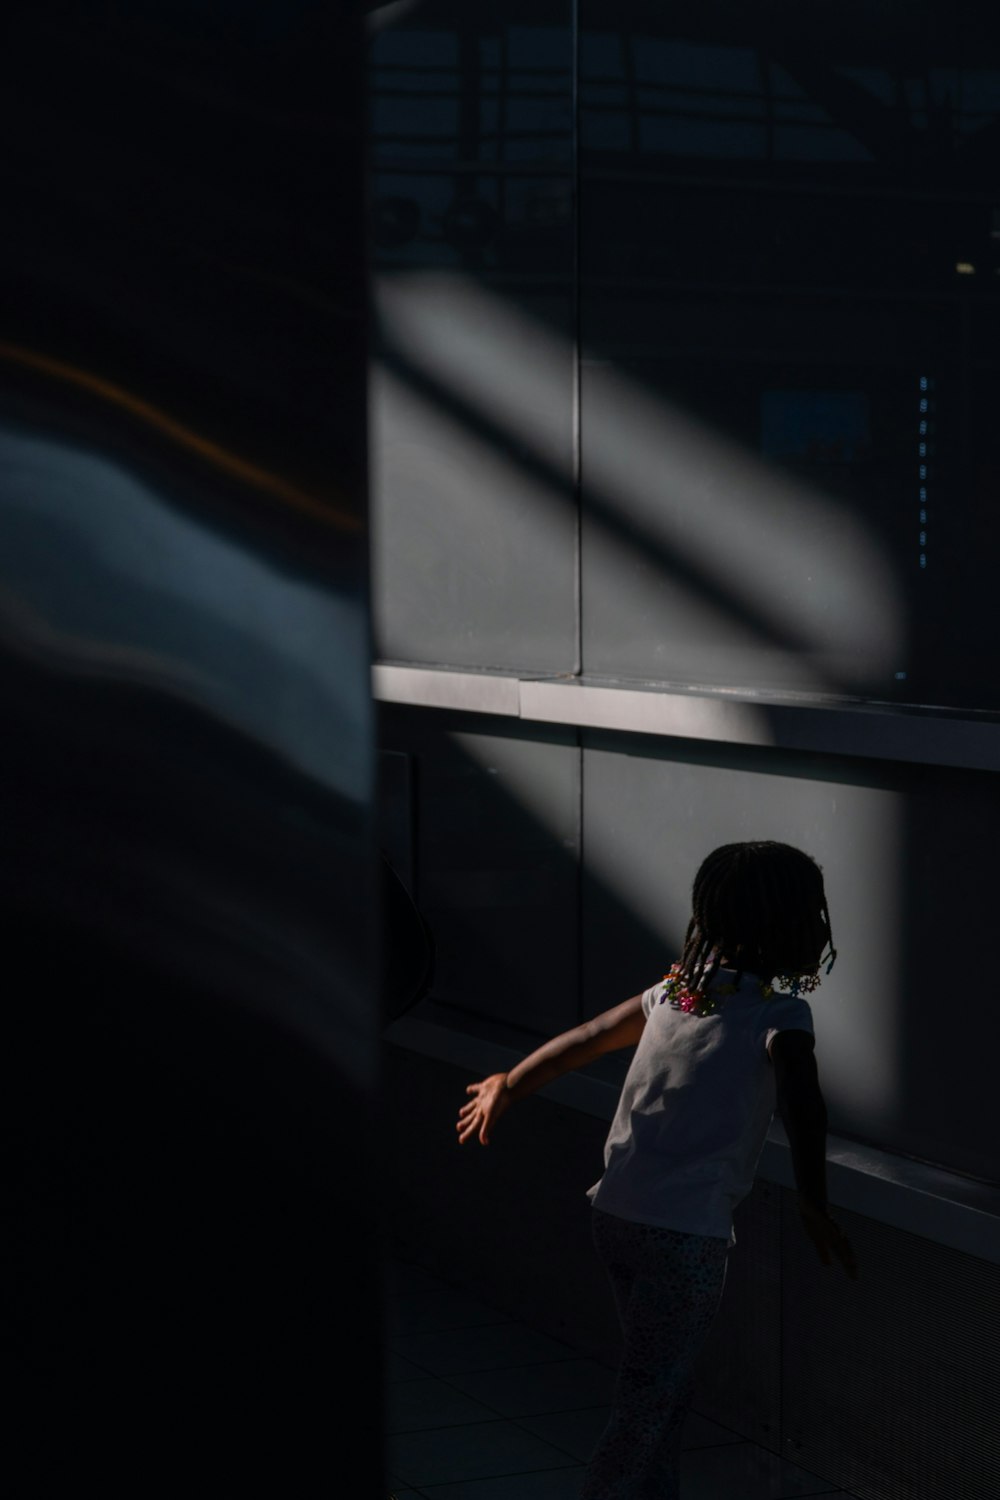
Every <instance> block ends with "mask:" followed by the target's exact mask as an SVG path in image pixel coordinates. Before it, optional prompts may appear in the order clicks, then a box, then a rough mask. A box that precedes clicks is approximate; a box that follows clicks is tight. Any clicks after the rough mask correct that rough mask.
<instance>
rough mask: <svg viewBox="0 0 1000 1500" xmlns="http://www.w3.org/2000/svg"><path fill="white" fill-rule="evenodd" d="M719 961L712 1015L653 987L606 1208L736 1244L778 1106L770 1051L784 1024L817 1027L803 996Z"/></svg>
mask: <svg viewBox="0 0 1000 1500" xmlns="http://www.w3.org/2000/svg"><path fill="white" fill-rule="evenodd" d="M735 978H736V975H735V972H734V971H733V970H732V969H720V970H719V973H718V976H717V978H716V980H715V982H714V984H713V986H712V989H711V990H710V992H709V994H710V996H711V998H712V999H714V1000H715V1001H716V1004H717V1007H718V1008H717V1010H716V1011H715V1013H714V1014H712V1015H708V1016H697V1015H694V1014H688V1013H686V1012H685V1011H683V1010H679V1009H674V1007H673V1006H672V1005H671V1003H670V1001H669V999H667V998H666V996H665V994H664V990H665V983H664V981H662V980H661V981H660V983H659V984H654V985H653V986H652V987H651V988H650V989H648V990H646V992H645V994H644V995H643V997H642V1009H643V1013H644V1014H645V1017H646V1026H645V1029H644V1031H643V1033H642V1036H641V1038H640V1040H639V1045H638V1046H637V1047H636V1049H635V1056H634V1057H633V1059H632V1065H631V1067H630V1068H629V1070H628V1075H627V1077H626V1079H625V1083H624V1085H623V1087H622V1093H621V1098H620V1099H619V1101H618V1109H617V1112H616V1114H615V1117H614V1120H613V1121H612V1124H611V1130H610V1131H609V1133H608V1138H607V1142H606V1144H605V1147H604V1176H603V1177H602V1178H601V1180H600V1182H598V1183H595V1185H594V1186H593V1187H592V1188H591V1189H590V1191H589V1193H588V1196H589V1197H590V1198H591V1199H592V1201H593V1204H594V1206H595V1207H596V1208H600V1209H603V1210H604V1212H606V1213H609V1214H616V1215H617V1216H618V1217H619V1218H621V1219H631V1220H633V1221H635V1222H637V1223H640V1224H658V1225H660V1226H661V1227H663V1228H665V1229H678V1230H682V1231H683V1232H684V1233H686V1234H705V1235H712V1236H714V1237H716V1238H719V1239H728V1241H729V1245H730V1247H731V1246H733V1245H735V1244H736V1235H735V1234H734V1232H733V1209H734V1208H735V1207H736V1205H737V1204H738V1203H740V1202H742V1200H743V1199H744V1198H745V1197H746V1196H747V1194H748V1193H749V1192H750V1190H751V1189H752V1187H753V1182H754V1175H755V1173H756V1170H757V1162H758V1160H759V1158H760V1154H761V1152H762V1150H763V1149H764V1142H765V1140H766V1138H767V1131H768V1127H769V1125H770V1123H771V1119H772V1117H773V1115H774V1111H775V1108H776V1105H777V1093H776V1087H775V1079H774V1068H773V1065H772V1063H771V1059H770V1056H769V1054H768V1048H769V1047H770V1044H771V1039H772V1038H773V1037H774V1036H776V1035H777V1033H778V1032H779V1031H788V1030H795V1031H809V1032H812V1031H813V1019H812V1010H811V1009H810V1006H809V1002H808V1001H807V1000H804V999H803V998H801V997H795V998H793V997H792V996H791V995H783V994H779V993H778V991H775V992H774V993H773V994H772V996H771V998H770V999H767V998H765V996H764V994H763V993H762V991H761V987H760V981H759V980H758V979H757V978H756V976H755V975H753V974H744V976H743V979H742V981H741V984H740V988H739V990H737V991H736V992H735V993H733V994H730V995H723V994H720V990H721V989H723V988H724V987H727V986H728V987H729V988H731V987H732V984H733V981H734V980H735Z"/></svg>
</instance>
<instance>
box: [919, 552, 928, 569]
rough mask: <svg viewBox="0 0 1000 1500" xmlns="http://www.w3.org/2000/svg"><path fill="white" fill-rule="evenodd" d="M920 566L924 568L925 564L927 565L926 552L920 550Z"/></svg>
mask: <svg viewBox="0 0 1000 1500" xmlns="http://www.w3.org/2000/svg"><path fill="white" fill-rule="evenodd" d="M920 566H921V567H922V568H926V566H927V554H926V552H921V554H920Z"/></svg>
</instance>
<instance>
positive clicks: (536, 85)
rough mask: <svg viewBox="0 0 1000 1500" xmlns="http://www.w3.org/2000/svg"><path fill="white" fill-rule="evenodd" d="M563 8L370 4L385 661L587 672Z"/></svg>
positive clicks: (380, 631)
mask: <svg viewBox="0 0 1000 1500" xmlns="http://www.w3.org/2000/svg"><path fill="white" fill-rule="evenodd" d="M570 12H571V7H570V5H569V0H546V3H544V4H542V5H540V6H539V5H533V6H531V7H527V6H525V7H520V6H517V5H499V4H495V5H486V6H473V7H470V6H467V5H460V4H456V3H453V0H438V3H431V4H427V5H421V6H420V7H418V8H416V9H415V10H412V11H411V10H410V9H409V8H406V9H405V10H403V9H402V8H400V7H389V8H388V9H387V14H386V15H385V17H383V18H379V17H378V16H377V15H376V17H375V18H373V24H374V25H375V27H376V30H375V32H374V35H373V38H372V43H371V55H370V76H371V82H372V113H371V149H372V168H373V170H372V177H371V197H372V216H373V226H372V228H373V260H374V271H375V285H374V314H375V316H374V330H375V342H374V350H373V355H374V360H373V370H372V382H371V399H372V474H373V494H372V529H373V539H374V545H373V609H374V615H375V632H376V643H377V650H378V653H379V654H380V655H381V656H383V657H388V658H392V659H396V660H401V661H425V662H447V663H451V664H454V665H459V666H461V665H469V666H499V667H518V668H521V669H524V670H527V671H572V670H574V668H575V666H576V660H577V603H576V587H577V582H576V580H577V507H576V496H575V488H574V420H575V407H574V401H575V392H574V381H575V326H574V319H575V307H574V297H575V291H574V285H573V278H574V272H575V226H574V220H573V179H572V173H571V162H572V156H573V150H574V140H573V110H572V62H573V45H572V35H571V31H570Z"/></svg>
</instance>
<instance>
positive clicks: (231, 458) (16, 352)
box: [0, 341, 362, 532]
mask: <svg viewBox="0 0 1000 1500" xmlns="http://www.w3.org/2000/svg"><path fill="white" fill-rule="evenodd" d="M0 359H5V360H9V361H10V363H12V364H18V365H24V366H26V367H27V368H28V369H30V370H36V371H38V372H39V373H40V374H42V375H50V376H52V377H53V378H54V379H56V380H63V381H66V382H67V383H68V384H70V385H75V386H78V387H79V388H80V389H81V390H85V391H88V392H89V393H90V394H91V395H93V396H98V397H99V398H100V399H101V400H102V401H108V402H110V403H111V404H112V405H114V406H119V407H121V408H122V409H123V410H124V411H127V412H128V413H129V415H130V416H133V417H136V418H138V420H139V421H140V422H145V423H146V424H147V425H148V426H150V427H155V428H156V430H157V431H158V432H161V433H163V435H164V436H165V437H168V438H170V440H171V441H172V442H174V443H176V444H177V445H178V446H179V447H181V448H186V449H188V450H189V451H190V452H192V453H197V454H198V456H199V458H203V459H205V460H206V461H207V462H208V463H210V464H212V465H214V467H215V468H217V469H221V470H222V471H223V473H225V474H229V475H231V476H232V477H233V478H234V479H239V480H240V481H242V483H243V484H248V485H250V486H252V488H254V489H257V490H262V491H264V492H265V493H266V494H269V495H272V496H273V497H274V498H275V499H276V500H280V501H281V502H282V503H283V504H285V505H290V506H292V507H293V508H294V509H295V510H298V511H301V512H302V513H303V514H304V515H307V516H310V517H312V518H313V519H314V520H317V521H323V522H325V523H326V524H327V525H333V526H336V527H338V528H339V529H340V530H342V531H349V532H360V531H361V530H362V523H361V521H360V520H359V519H358V517H357V516H354V515H352V514H351V513H350V512H348V511H345V510H338V509H337V508H336V507H334V506H331V505H329V504H327V503H326V502H325V501H323V500H320V499H319V498H318V497H317V496H315V495H310V494H309V493H308V491H306V490H300V489H299V488H298V487H297V486H296V485H293V484H289V483H288V481H287V480H286V479H283V478H282V477H281V475H280V474H272V473H270V472H269V471H268V470H267V469H262V468H260V467H259V466H258V465H257V464H253V463H250V462H249V460H248V459H245V458H241V457H240V456H239V454H238V453H231V452H230V451H229V450H228V449H227V448H223V447H221V446H220V445H219V444H218V443H213V442H212V441H211V440H210V439H209V438H205V437H202V436H201V434H200V433H197V432H194V431H192V429H191V428H190V427H185V426H184V424H183V423H182V422H178V421H177V420H176V419H175V418H174V417H171V416H169V415H168V414H167V413H166V412H164V411H160V409H159V408H158V407H156V406H152V405H150V403H149V402H148V401H143V400H142V398H141V397H139V396H133V395H132V394H131V392H129V391H126V390H124V389H123V388H122V387H121V386H119V385H114V384H112V382H111V381H110V380H105V379H104V378H103V377H102V376H100V375H94V374H92V373H91V372H90V371H89V370H81V369H80V368H79V367H78V366H76V365H70V364H67V363H65V361H63V360H60V359H52V358H50V357H49V355H47V354H38V353H36V352H35V350H33V349H23V348H21V347H20V346H19V345H17V344H8V343H4V342H2V341H0Z"/></svg>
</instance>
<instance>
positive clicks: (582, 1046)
mask: <svg viewBox="0 0 1000 1500" xmlns="http://www.w3.org/2000/svg"><path fill="white" fill-rule="evenodd" d="M645 1025H646V1017H645V1016H644V1015H643V1013H642V996H641V995H633V996H632V998H631V1000H626V1001H625V1002H624V1003H623V1004H622V1005H616V1006H615V1007H614V1008H613V1009H612V1010H606V1011H603V1012H602V1013H601V1015H599V1016H594V1018H593V1020H591V1021H584V1022H583V1024H582V1026H574V1027H573V1029H572V1030H571V1031H564V1032H561V1033H560V1035H559V1036H556V1037H553V1038H552V1040H551V1041H550V1042H546V1043H545V1044H544V1046H541V1047H539V1048H538V1049H537V1050H536V1051H534V1052H532V1053H531V1054H530V1055H529V1056H528V1057H525V1058H523V1059H522V1060H521V1062H519V1063H518V1064H517V1065H516V1067H513V1068H511V1070H510V1072H509V1073H493V1074H491V1075H490V1077H489V1078H484V1079H482V1080H481V1081H480V1082H479V1083H470V1084H469V1087H468V1088H467V1089H466V1093H467V1094H469V1095H471V1098H470V1099H469V1101H468V1103H467V1104H464V1105H463V1106H462V1108H461V1110H460V1111H459V1115H458V1124H457V1126H456V1129H457V1131H458V1139H459V1144H460V1145H463V1146H464V1144H465V1142H466V1141H467V1140H470V1139H472V1137H473V1136H478V1138H479V1142H480V1144H481V1145H483V1146H487V1145H489V1133H490V1129H491V1127H492V1126H493V1125H494V1124H495V1123H496V1121H497V1120H498V1119H499V1118H500V1116H501V1115H502V1114H504V1113H505V1112H506V1110H508V1109H509V1108H510V1106H511V1105H512V1104H513V1103H514V1101H515V1100H516V1099H523V1098H524V1097H525V1095H526V1094H533V1093H535V1091H536V1090H537V1089H540V1088H544V1087H545V1085H546V1084H547V1083H551V1082H552V1081H553V1079H555V1078H561V1077H562V1076H563V1074H564V1073H571V1072H572V1071H573V1069H574V1068H582V1067H584V1066H585V1065H586V1064H587V1063H589V1062H593V1061H594V1059H595V1058H597V1057H603V1055H604V1054H605V1053H606V1052H617V1051H620V1050H621V1048H623V1047H634V1046H635V1045H636V1043H637V1042H638V1040H639V1038H640V1037H641V1036H642V1033H643V1029H644V1028H645Z"/></svg>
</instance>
